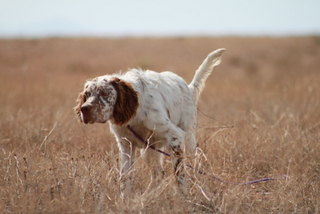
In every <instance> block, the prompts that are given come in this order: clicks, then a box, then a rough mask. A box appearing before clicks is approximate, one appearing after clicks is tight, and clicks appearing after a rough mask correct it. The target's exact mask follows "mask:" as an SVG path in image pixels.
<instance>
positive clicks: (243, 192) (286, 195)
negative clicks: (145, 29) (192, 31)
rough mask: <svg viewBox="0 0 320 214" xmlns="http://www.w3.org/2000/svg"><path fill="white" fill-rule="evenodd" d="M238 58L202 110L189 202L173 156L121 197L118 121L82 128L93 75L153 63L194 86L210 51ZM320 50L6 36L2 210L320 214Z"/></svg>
mask: <svg viewBox="0 0 320 214" xmlns="http://www.w3.org/2000/svg"><path fill="white" fill-rule="evenodd" d="M219 47H225V48H227V49H228V53H227V54H226V55H225V56H224V57H223V62H222V64H221V65H219V66H218V67H217V68H216V71H215V72H214V73H213V74H212V76H211V77H209V79H208V81H207V84H206V88H205V90H204V93H203V95H202V99H201V101H200V104H199V107H198V109H199V111H198V120H199V121H198V128H197V140H198V143H199V146H200V148H201V152H200V153H199V155H198V156H197V158H195V159H189V160H187V161H188V163H190V164H192V165H194V166H195V167H199V168H201V169H204V170H205V171H206V172H207V173H209V174H210V173H212V174H215V175H216V176H218V177H220V178H222V179H225V180H229V181H234V182H244V181H248V180H253V179H259V178H263V177H281V176H282V175H283V174H286V175H288V176H289V179H283V180H274V181H269V182H263V183H259V184H254V185H246V186H237V185H232V184H225V183H222V182H220V181H218V180H215V179H212V178H210V177H208V176H202V175H199V174H197V173H195V172H194V171H193V170H191V169H188V175H189V176H188V178H189V184H190V195H189V197H187V198H184V197H181V196H180V195H179V193H177V192H176V189H175V181H174V178H173V175H172V169H171V166H170V163H169V160H168V159H166V160H167V161H166V163H165V166H166V171H167V175H166V177H165V180H164V181H163V182H161V183H160V184H159V186H151V183H152V181H151V177H150V176H149V175H150V173H149V169H148V168H147V167H146V165H145V164H144V162H143V161H142V160H141V159H140V158H138V160H137V162H136V164H135V166H136V170H135V172H134V174H135V180H134V186H133V192H132V195H131V196H130V200H128V201H123V200H122V199H121V198H120V194H119V165H118V158H119V155H118V148H117V145H116V143H115V141H114V137H113V136H112V135H111V134H110V132H109V128H108V125H101V124H95V125H83V124H79V123H77V120H76V116H75V115H74V113H73V109H72V108H73V106H74V105H75V99H76V97H77V93H78V92H79V91H80V90H81V89H82V86H83V83H84V81H85V80H86V79H88V78H91V77H95V76H98V75H103V74H107V73H109V74H110V73H114V72H116V71H118V70H126V69H127V68H131V67H137V66H140V67H143V68H149V69H153V70H156V71H163V70H171V71H174V72H176V73H178V74H179V75H181V76H182V77H184V78H185V79H186V80H187V82H189V81H190V80H191V79H192V77H193V74H194V71H195V70H196V68H197V66H199V65H200V63H201V62H202V60H203V59H204V58H205V56H206V55H207V53H209V52H210V51H212V50H214V49H216V48H219ZM319 80H320V43H319V38H318V37H305V38H231V37H230V38H172V39H152V38H143V39H130V38H124V39H89V38H75V39H58V38H56V39H40V40H0V87H1V88H0V89H1V90H0V96H1V101H0V175H1V176H0V186H1V188H0V196H1V200H0V212H1V213H192V212H194V213H212V212H216V213H319V207H320V182H319V181H320V144H319V142H320V110H319V107H320V85H319Z"/></svg>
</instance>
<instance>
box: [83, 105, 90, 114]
mask: <svg viewBox="0 0 320 214" xmlns="http://www.w3.org/2000/svg"><path fill="white" fill-rule="evenodd" d="M90 109H91V106H89V105H84V106H82V107H81V112H83V113H86V112H89V111H90Z"/></svg>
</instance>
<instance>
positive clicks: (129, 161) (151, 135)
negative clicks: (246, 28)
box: [74, 49, 225, 194]
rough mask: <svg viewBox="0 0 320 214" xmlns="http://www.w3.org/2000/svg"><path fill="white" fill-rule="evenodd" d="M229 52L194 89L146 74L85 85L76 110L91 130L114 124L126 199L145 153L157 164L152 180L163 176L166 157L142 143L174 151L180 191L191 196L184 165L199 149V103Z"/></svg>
mask: <svg viewBox="0 0 320 214" xmlns="http://www.w3.org/2000/svg"><path fill="white" fill-rule="evenodd" d="M224 51H225V49H218V50H216V51H214V52H212V53H210V54H209V55H208V56H207V58H206V59H205V60H204V61H203V63H202V64H201V65H200V67H199V68H198V70H197V71H196V72H195V75H194V78H193V80H192V82H191V83H190V84H189V85H188V84H187V83H186V82H185V81H184V79H182V78H181V77H179V76H178V75H176V74H175V73H172V72H168V71H167V72H162V73H157V72H154V71H150V70H147V71H142V70H141V69H131V70H129V71H127V72H126V73H124V74H112V75H105V76H99V77H96V78H94V79H91V80H88V81H87V82H86V83H85V85H84V90H83V92H81V93H80V94H79V97H78V99H77V102H78V104H77V106H76V107H75V108H74V109H75V112H76V114H77V115H78V117H79V119H80V121H81V122H83V123H85V124H88V123H90V124H92V123H95V122H96V123H105V122H107V121H108V122H109V125H110V129H111V132H112V133H113V134H114V135H115V138H116V140H117V143H118V147H119V149H120V154H121V157H120V159H121V164H120V165H121V170H120V172H121V179H120V180H121V187H120V189H121V193H122V194H128V193H129V192H130V188H131V180H132V176H131V174H132V173H131V172H132V168H133V163H134V161H135V153H136V151H137V150H139V149H140V151H141V154H142V157H143V159H144V160H145V161H146V162H147V163H148V164H149V165H151V163H152V161H151V160H152V159H153V158H155V159H156V160H155V161H153V167H152V172H153V173H152V175H153V177H152V178H154V177H156V178H158V179H159V177H161V176H163V166H162V165H163V155H162V154H160V153H158V152H156V151H154V150H152V149H146V144H145V143H144V142H143V141H142V140H141V139H144V140H145V141H146V142H148V144H149V145H153V147H155V148H156V149H164V148H167V149H168V150H169V151H170V154H171V156H172V165H173V169H174V173H175V176H176V180H177V183H178V186H179V187H180V188H179V189H180V190H181V191H182V192H183V193H184V194H187V188H186V187H187V182H186V178H185V172H184V164H181V163H182V160H183V158H184V157H185V152H191V151H193V150H194V149H195V148H196V146H197V143H196V137H195V129H196V121H197V102H198V100H199V97H200V94H201V92H202V90H203V88H204V86H205V80H206V79H207V78H208V76H209V75H210V74H211V72H212V70H213V67H215V66H216V65H218V64H219V63H220V59H221V55H222V53H223V52H224ZM131 130H134V133H133V132H132V131H131ZM137 135H138V137H137ZM139 138H140V139H139ZM153 180H156V179H153Z"/></svg>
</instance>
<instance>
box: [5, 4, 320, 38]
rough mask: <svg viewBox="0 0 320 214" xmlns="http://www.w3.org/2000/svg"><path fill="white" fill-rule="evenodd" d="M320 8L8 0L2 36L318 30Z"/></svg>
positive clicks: (301, 32)
mask: <svg viewBox="0 0 320 214" xmlns="http://www.w3.org/2000/svg"><path fill="white" fill-rule="evenodd" d="M319 11H320V1H318V0H305V1H301V0H269V1H255V0H242V1H231V0H223V1H218V0H201V1H181V0H161V1H159V0H154V1H148V0H136V1H116V0H94V1H85V0H80V1H75V0H56V1H52V0H28V1H23V0H4V1H2V3H1V7H0V37H4V38H11V37H18V38H21V37H22V38H24V37H27V38H30V37H31V38H37V37H74V36H77V37H83V36H90V37H91V36H97V37H119V36H156V37H163V36H226V35H227V36H230V35H232V36H235V35H241V36H245V35H249V36H261V35H269V36H270V35H271V36H301V35H318V34H319V33H320V13H319Z"/></svg>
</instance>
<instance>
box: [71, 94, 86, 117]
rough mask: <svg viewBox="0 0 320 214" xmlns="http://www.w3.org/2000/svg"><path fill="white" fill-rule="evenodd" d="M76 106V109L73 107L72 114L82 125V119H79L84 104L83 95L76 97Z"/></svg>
mask: <svg viewBox="0 0 320 214" xmlns="http://www.w3.org/2000/svg"><path fill="white" fill-rule="evenodd" d="M76 102H77V105H76V107H74V108H73V109H74V112H75V113H76V114H77V115H78V119H79V121H80V122H81V123H82V122H83V121H82V118H81V106H82V105H83V103H85V96H84V93H83V92H81V93H80V94H79V95H78V98H77V101H76Z"/></svg>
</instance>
